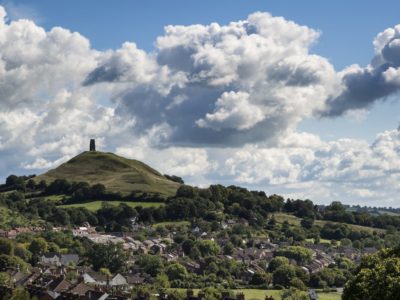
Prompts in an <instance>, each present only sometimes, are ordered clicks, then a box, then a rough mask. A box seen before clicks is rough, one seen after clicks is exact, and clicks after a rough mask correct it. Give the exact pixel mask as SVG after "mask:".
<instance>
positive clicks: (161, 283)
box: [154, 273, 170, 289]
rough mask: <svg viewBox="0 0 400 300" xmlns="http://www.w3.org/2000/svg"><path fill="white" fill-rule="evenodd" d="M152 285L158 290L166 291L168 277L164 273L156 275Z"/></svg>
mask: <svg viewBox="0 0 400 300" xmlns="http://www.w3.org/2000/svg"><path fill="white" fill-rule="evenodd" d="M154 285H155V286H156V287H157V288H159V289H167V288H169V287H170V283H169V280H168V276H167V275H166V274H164V273H161V274H158V275H157V277H156V279H155V281H154Z"/></svg>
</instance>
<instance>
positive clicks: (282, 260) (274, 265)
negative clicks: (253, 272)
mask: <svg viewBox="0 0 400 300" xmlns="http://www.w3.org/2000/svg"><path fill="white" fill-rule="evenodd" d="M288 264H289V259H287V258H286V257H283V256H276V257H274V258H273V259H272V260H271V261H270V263H269V264H268V271H269V272H274V271H275V270H276V269H278V268H279V267H280V266H282V265H288Z"/></svg>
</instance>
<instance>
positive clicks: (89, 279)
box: [82, 272, 108, 285]
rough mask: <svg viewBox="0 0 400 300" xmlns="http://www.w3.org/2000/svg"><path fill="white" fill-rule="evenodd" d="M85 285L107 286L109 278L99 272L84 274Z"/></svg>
mask: <svg viewBox="0 0 400 300" xmlns="http://www.w3.org/2000/svg"><path fill="white" fill-rule="evenodd" d="M82 279H83V282H84V283H87V284H94V285H107V282H108V277H107V275H103V274H100V273H97V272H85V273H83V274H82Z"/></svg>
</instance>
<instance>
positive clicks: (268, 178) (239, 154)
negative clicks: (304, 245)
mask: <svg viewBox="0 0 400 300" xmlns="http://www.w3.org/2000/svg"><path fill="white" fill-rule="evenodd" d="M219 170H220V171H221V170H223V171H222V172H223V175H222V176H231V178H232V179H233V180H234V181H236V182H237V183H239V184H247V185H251V186H266V187H267V190H270V191H279V190H281V191H282V190H284V191H286V193H287V194H288V195H291V194H292V195H293V196H295V197H309V198H310V197H311V198H312V197H313V196H314V197H315V198H314V200H316V201H320V200H323V201H325V202H327V201H333V200H335V199H339V200H343V201H344V202H349V201H350V202H351V201H354V202H357V201H363V200H367V201H368V200H369V201H372V203H373V201H375V203H374V204H375V205H377V204H378V205H379V204H380V205H382V203H384V204H386V205H397V204H396V202H395V201H396V199H397V194H398V187H397V185H396V184H395V182H396V180H398V179H399V178H400V132H399V131H398V130H390V131H385V132H383V133H380V134H378V135H377V137H376V139H375V140H374V141H373V142H372V143H371V144H368V143H367V142H366V141H364V140H355V139H339V140H336V141H329V142H325V141H322V140H320V139H319V138H318V137H317V136H315V135H311V134H306V133H302V134H299V133H294V134H293V136H292V137H289V138H287V139H286V140H285V141H283V143H282V144H280V145H279V147H270V148H263V147H259V146H246V147H244V148H242V149H240V150H236V151H234V152H233V153H231V157H230V158H228V159H226V160H225V162H224V164H223V168H222V167H220V168H219ZM315 189H316V190H317V191H318V192H317V193H316V192H315V191H316V190H315ZM322 190H324V192H323V193H322ZM383 198H384V199H383Z"/></svg>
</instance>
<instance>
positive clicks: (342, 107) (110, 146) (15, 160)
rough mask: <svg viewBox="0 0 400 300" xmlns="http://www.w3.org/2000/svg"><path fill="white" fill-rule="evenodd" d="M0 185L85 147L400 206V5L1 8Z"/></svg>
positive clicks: (9, 4) (282, 190)
mask: <svg viewBox="0 0 400 300" xmlns="http://www.w3.org/2000/svg"><path fill="white" fill-rule="evenodd" d="M0 5H1V9H0V103H1V105H0V157H1V159H0V179H3V180H4V179H5V178H6V177H7V176H8V175H9V174H33V173H34V174H40V173H42V172H44V171H46V170H48V169H50V168H54V167H55V166H57V165H59V164H60V163H62V162H65V161H67V160H68V159H70V158H71V157H73V156H74V155H76V154H78V153H80V152H82V151H84V150H86V149H87V148H88V144H89V139H90V138H96V141H97V144H98V148H99V149H101V150H103V151H112V152H115V153H117V154H120V155H123V156H126V157H131V158H135V159H139V160H142V161H144V162H146V163H148V164H150V165H151V166H153V167H154V168H156V169H158V170H160V171H161V172H162V173H166V174H174V175H178V176H181V177H183V178H184V179H185V181H186V182H187V183H189V184H193V185H197V186H202V187H205V186H208V185H209V184H214V183H221V184H225V185H231V184H234V185H240V186H245V187H248V188H249V189H257V190H264V191H265V192H266V193H267V194H272V193H278V194H282V195H284V196H286V197H291V198H303V199H304V198H309V199H311V200H313V201H314V202H316V203H330V202H331V201H336V200H339V201H342V202H344V203H348V204H360V205H369V206H393V207H399V206H400V199H399V197H398V195H399V190H400V187H398V184H397V182H398V179H399V178H400V159H399V158H400V133H399V131H398V127H399V124H400V101H399V100H400V99H399V93H398V91H399V89H400V25H398V24H400V16H399V14H398V13H397V12H398V11H399V9H400V3H398V1H393V0H392V1H379V2H377V1H351V3H349V1H329V2H328V1H311V0H310V1H301V2H300V1H154V0H150V1H144V2H142V1H125V0H120V1H113V2H111V1H93V0H87V1H74V0H70V1H52V0H36V1H17V0H15V1H0Z"/></svg>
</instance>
